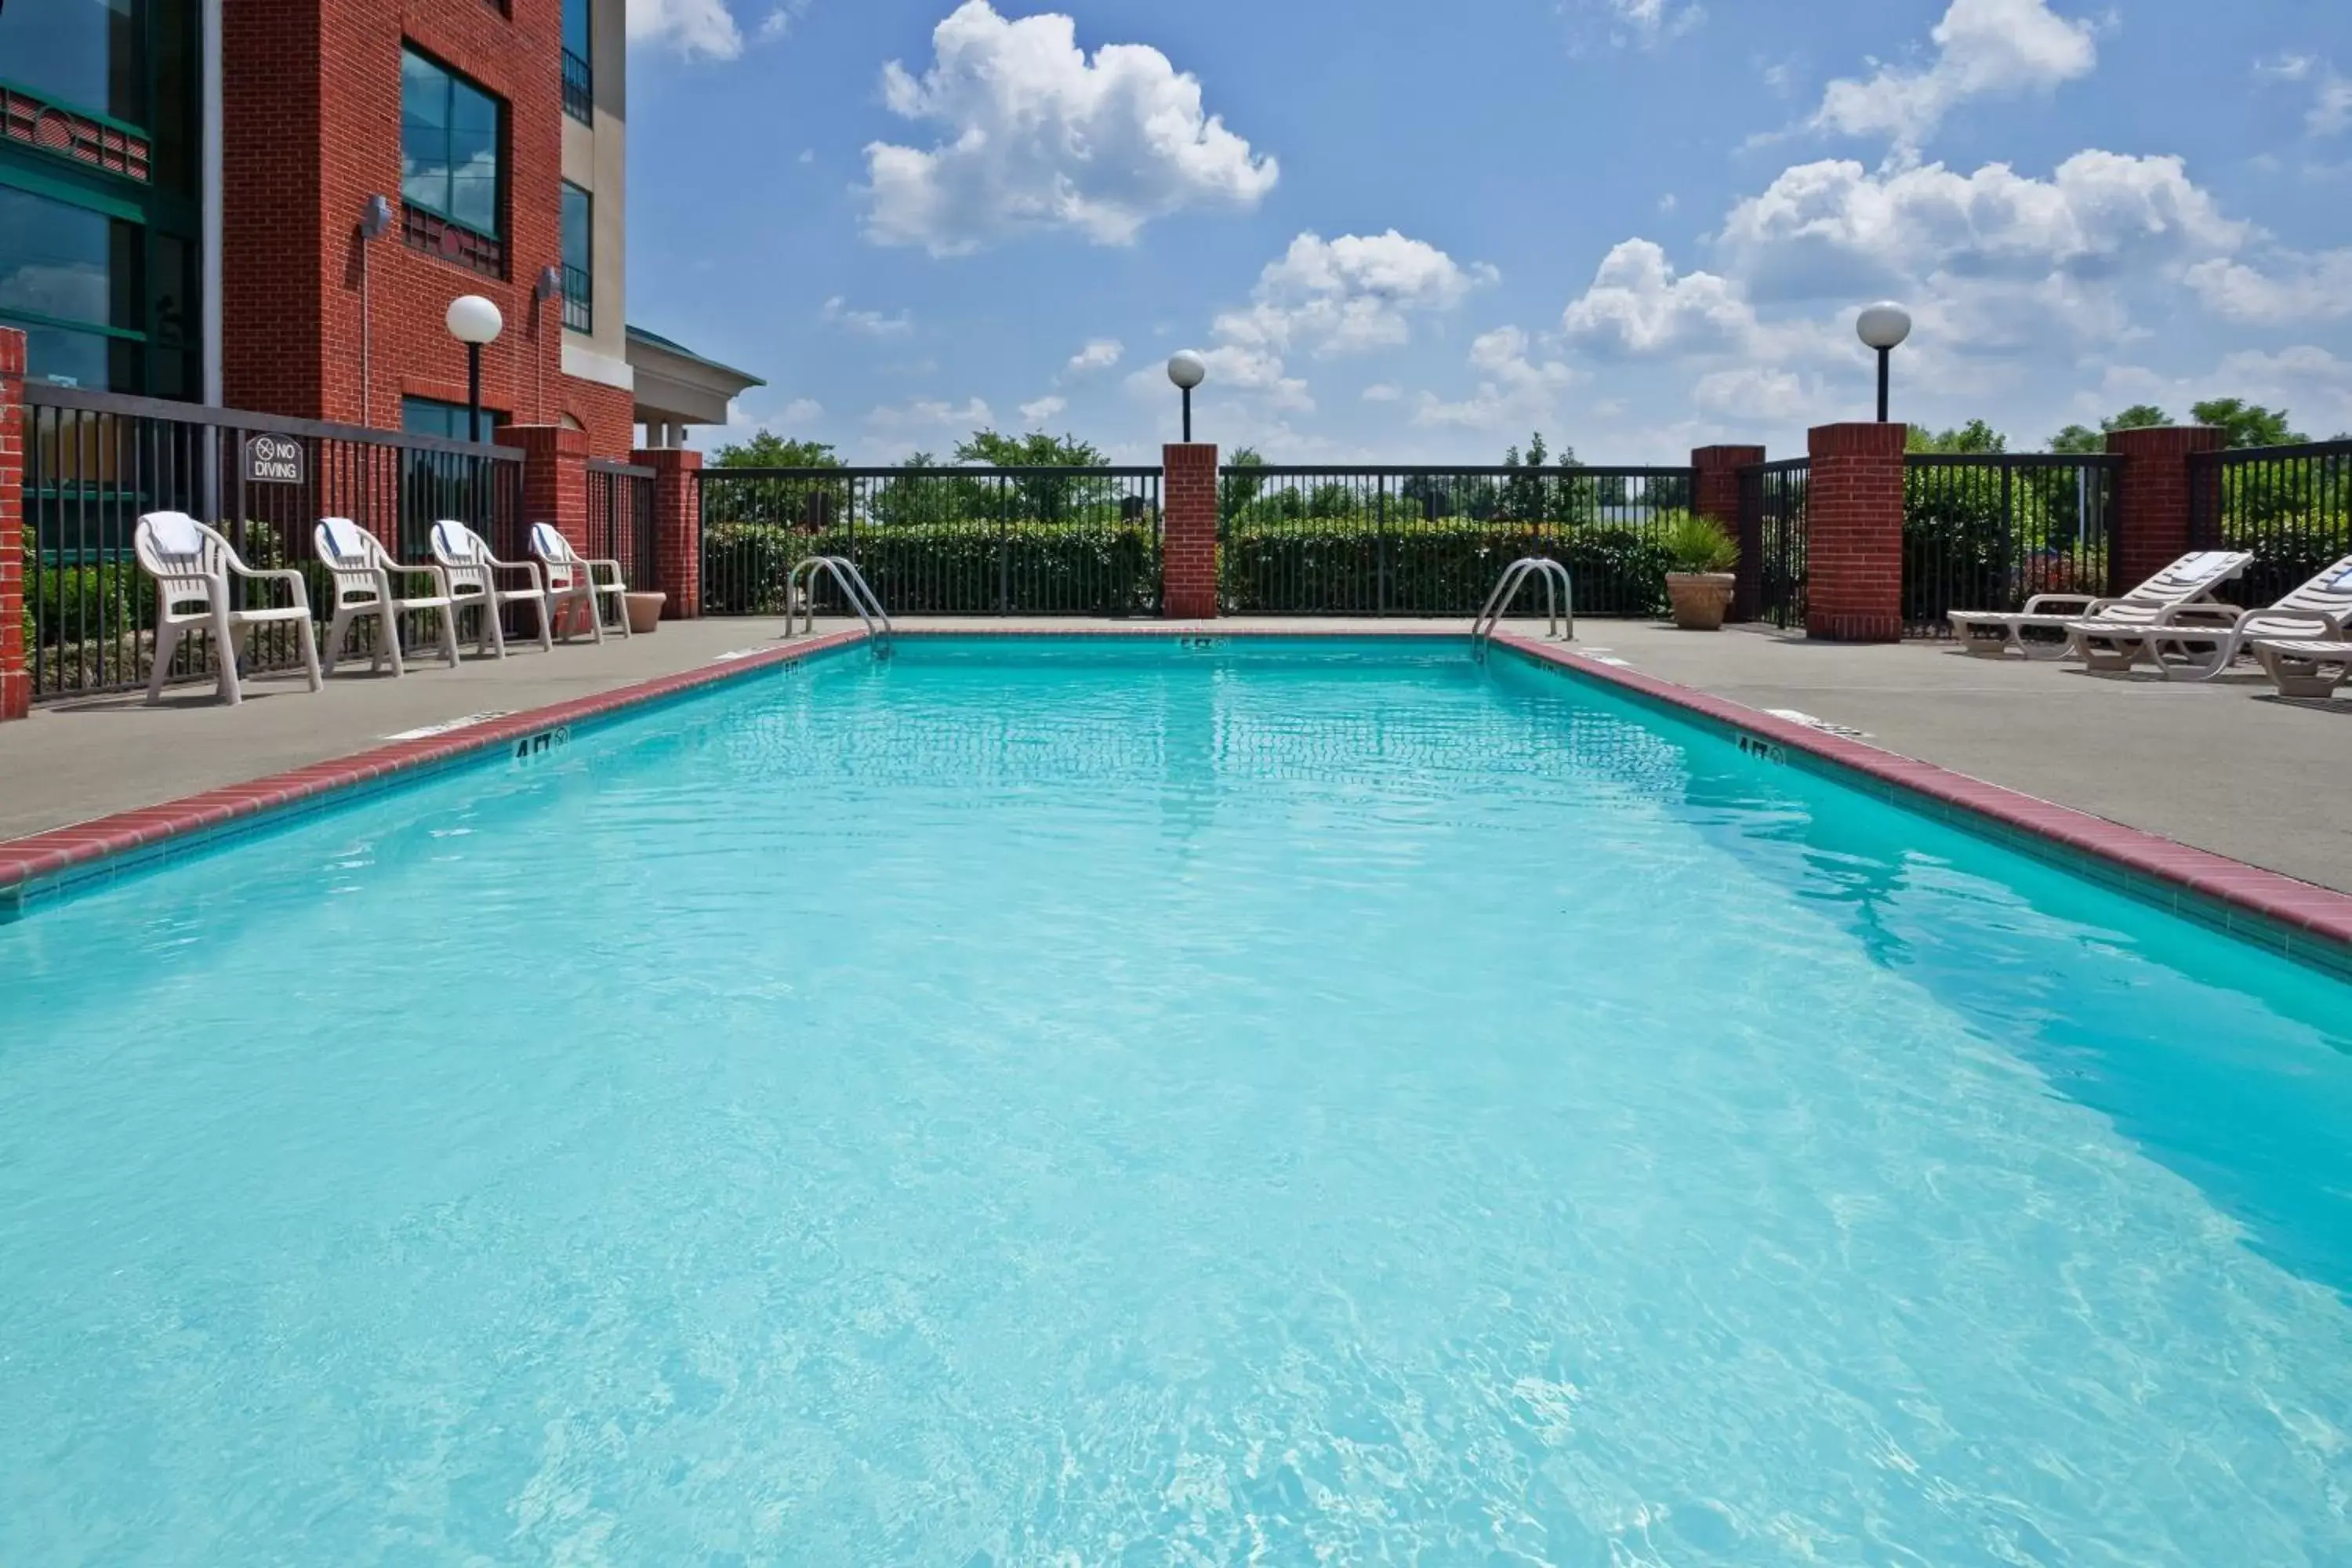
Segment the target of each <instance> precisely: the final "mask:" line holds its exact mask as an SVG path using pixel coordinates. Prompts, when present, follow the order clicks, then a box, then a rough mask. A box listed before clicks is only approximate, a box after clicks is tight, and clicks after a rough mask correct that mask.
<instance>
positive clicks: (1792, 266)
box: [1722, 151, 2254, 299]
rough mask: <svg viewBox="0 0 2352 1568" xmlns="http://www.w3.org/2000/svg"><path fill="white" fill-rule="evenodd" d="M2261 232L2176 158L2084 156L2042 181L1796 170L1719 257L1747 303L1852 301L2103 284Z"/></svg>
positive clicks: (1742, 216) (2008, 172)
mask: <svg viewBox="0 0 2352 1568" xmlns="http://www.w3.org/2000/svg"><path fill="white" fill-rule="evenodd" d="M2253 232H2254V231H2253V229H2252V226H2251V225H2248V224H2245V223H2242V222H2238V221H2235V220H2233V219H2231V218H2229V217H2227V216H2224V215H2223V214H2222V212H2221V206H2220V205H2219V204H2218V203H2216V202H2215V201H2214V199H2213V197H2212V196H2211V195H2210V193H2208V192H2207V191H2205V190H2204V189H2203V188H2201V187H2200V186H2199V185H2198V184H2195V182H2193V181H2191V180H2190V179H2189V172H2188V168H2187V166H2186V165H2185V164H2184V163H2182V162H2181V160H2180V159H2179V158H2174V157H2145V158H2141V157H2132V156H2128V155H2126V154H2123V153H2102V152H2096V151H2085V152H2082V153H2075V154H2074V156H2073V157H2071V158H2069V159H2067V160H2066V161H2065V162H2064V163H2061V164H2060V165H2059V166H2058V168H2057V170H2056V171H2055V173H2054V174H2053V176H2052V177H2051V178H2050V179H2047V180H2038V179H2034V178H2032V177H2031V176H2028V175H2024V174H2019V173H2017V172H2016V171H2015V170H2014V169H2012V168H2011V167H2010V166H2009V165H2008V164H2006V163H1988V164H1986V165H1985V166H1984V167H1983V168H1980V169H1979V170H1977V171H1976V172H1975V173H1974V174H1959V173H1958V172H1956V171H1954V170H1951V169H1948V168H1945V167H1944V166H1943V165H1942V164H1940V163H1930V164H1927V165H1926V166H1924V167H1920V168H1914V169H1904V170H1899V171H1895V172H1892V173H1879V174H1872V173H1870V172H1869V171H1867V170H1865V169H1864V167H1863V166H1862V165H1861V164H1860V163H1853V162H1850V161H1827V162H1822V163H1804V164H1800V165H1798V166H1796V167H1794V168H1791V169H1787V170H1784V171H1783V172H1782V173H1781V174H1780V177H1779V178H1778V179H1776V180H1774V181H1773V182H1772V184H1771V185H1770V187H1769V188H1768V189H1767V190H1765V191H1764V192H1763V193H1762V194H1761V195H1756V196H1751V197H1748V198H1747V199H1745V200H1743V201H1741V202H1740V203H1739V204H1738V205H1736V206H1735V207H1733V209H1732V211H1731V216H1730V217H1729V219H1728V220H1727V222H1726V223H1725V225H1724V229H1723V236H1722V246H1723V249H1724V252H1725V254H1726V255H1727V257H1728V258H1731V259H1732V261H1733V262H1734V268H1735V271H1736V272H1737V273H1738V275H1739V276H1740V277H1741V278H1742V279H1743V280H1744V281H1745V282H1746V283H1747V284H1748V289H1749V291H1750V293H1751V295H1754V296H1756V297H1759V298H1779V299H1802V298H1832V297H1846V298H1851V297H1856V296H1860V295H1864V294H1868V293H1873V292H1881V291H1885V290H1886V289H1890V288H1893V287H1896V286H1899V285H1901V284H1903V283H1904V282H1906V281H1907V280H1911V279H1917V278H1919V277H1922V276H1926V275H1930V274H1944V275H1948V276H1951V277H1954V278H1987V277H1991V278H1999V277H2010V278H2025V277H2038V276H2043V275H2047V274H2049V273H2052V272H2053V271H2054V272H2063V273H2065V274H2068V275H2071V276H2075V277H2082V278H2095V277H2101V276H2113V275H2116V274H2118V273H2121V272H2125V271H2129V270H2131V269H2134V268H2148V267H2157V266H2161V265H2165V264H2168V263H2177V264H2186V263H2188V262H2189V261H2193V260H2196V259H2200V258H2205V257H2209V256H2213V255H2223V254H2228V253H2230V252H2232V251H2234V250H2236V249H2237V248H2238V247H2241V246H2242V245H2244V244H2245V243H2246V242H2247V240H2248V239H2249V238H2250V237H2252V234H2253Z"/></svg>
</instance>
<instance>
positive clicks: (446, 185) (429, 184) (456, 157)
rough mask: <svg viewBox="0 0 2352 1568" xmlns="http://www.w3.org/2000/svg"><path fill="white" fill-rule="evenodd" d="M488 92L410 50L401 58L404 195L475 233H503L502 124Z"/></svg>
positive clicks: (500, 110)
mask: <svg viewBox="0 0 2352 1568" xmlns="http://www.w3.org/2000/svg"><path fill="white" fill-rule="evenodd" d="M503 112H504V110H503V106H502V105H501V104H500V103H499V100H497V99H495V98H492V97H491V96H490V95H489V94H488V93H487V92H484V91H483V90H482V89H480V88H478V87H476V86H475V85H474V84H473V83H471V82H469V81H467V80H466V79H463V78H461V77H458V76H455V75H453V74H451V73H450V72H449V71H447V70H446V69H444V68H441V67H440V66H437V65H436V64H434V63H433V62H432V61H431V60H428V59H426V58H425V57H424V56H422V55H420V54H417V53H415V52H414V51H411V50H404V51H403V52H402V55H401V58H400V194H401V195H402V196H403V197H404V199H405V200H407V201H408V202H410V203H412V204H413V205H416V206H420V207H423V208H425V210H426V211H428V212H434V213H438V214H439V215H440V216H443V217H445V218H447V219H448V220H449V221H450V222H452V223H457V224H462V225H464V226H466V227H467V228H470V229H472V230H474V231H475V232H476V233H478V234H490V235H495V234H498V233H499V232H500V225H499V192H500V190H501V188H502V186H503V183H504V178H503V176H504V171H503V170H502V169H501V167H500V163H499V140H500V137H499V130H500V125H499V121H500V116H501V115H502V113H503Z"/></svg>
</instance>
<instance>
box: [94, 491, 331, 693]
mask: <svg viewBox="0 0 2352 1568" xmlns="http://www.w3.org/2000/svg"><path fill="white" fill-rule="evenodd" d="M131 550H132V552H133V553H135V554H136V555H137V556H138V557H139V564H140V565H141V566H142V567H144V568H146V571H147V574H148V575H149V576H151V577H152V578H154V579H155V668H154V669H153V671H152V673H150V674H149V676H148V677H147V700H148V701H149V702H151V703H152V702H159V701H161V700H163V681H164V679H165V677H166V674H167V672H168V671H169V670H170V668H171V667H172V656H173V654H175V653H176V652H178V651H179V647H180V639H181V638H183V637H188V636H190V635H191V634H193V633H194V632H198V631H207V632H210V633H211V634H212V637H213V645H214V651H215V654H216V655H217V656H218V658H219V662H220V688H219V689H220V697H221V700H222V701H223V702H226V703H227V704H228V705H229V706H230V707H232V708H234V707H236V705H237V704H238V703H240V702H242V701H244V700H245V688H244V686H243V684H242V683H241V682H240V681H239V680H238V679H237V670H236V665H237V660H238V659H239V658H242V657H244V654H245V649H246V645H247V643H249V642H250V641H251V640H252V638H253V628H254V627H256V626H278V625H291V626H293V627H294V628H295V632H294V636H295V640H296V641H297V642H298V643H299V644H300V645H301V648H302V668H303V670H304V672H305V673H306V674H308V675H309V677H310V689H311V690H313V691H316V690H318V689H319V688H320V685H321V684H322V682H321V680H320V675H319V644H318V640H317V637H316V634H315V633H314V632H313V631H312V630H311V626H310V589H309V588H308V587H307V586H306V585H305V584H303V581H302V574H300V573H299V572H292V571H257V570H255V569H254V568H253V567H250V566H247V564H246V563H244V562H243V561H242V560H240V559H238V557H237V553H236V547H235V546H234V545H232V544H230V543H229V542H228V541H227V540H226V539H225V538H223V537H222V536H221V535H220V533H219V532H218V531H215V530H214V529H210V528H206V527H205V525H204V524H203V523H201V522H198V521H196V520H195V519H194V518H193V517H190V516H189V515H188V514H187V513H186V512H184V511H151V512H148V513H147V514H146V515H145V516H143V517H142V518H141V519H140V520H139V528H138V531H136V532H135V533H134V534H133V535H132V536H131ZM232 576H236V577H243V578H245V579H247V581H250V582H263V583H283V584H286V589H287V594H288V596H289V598H291V600H292V601H293V602H292V603H291V604H289V605H264V606H259V607H248V608H244V609H238V608H235V607H232V606H231V605H230V604H229V592H228V583H229V579H230V578H231V577H232Z"/></svg>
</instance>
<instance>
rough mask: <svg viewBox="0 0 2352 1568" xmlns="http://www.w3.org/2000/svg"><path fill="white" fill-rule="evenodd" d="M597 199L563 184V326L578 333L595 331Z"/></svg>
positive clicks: (575, 187) (569, 184) (573, 185)
mask: <svg viewBox="0 0 2352 1568" xmlns="http://www.w3.org/2000/svg"><path fill="white" fill-rule="evenodd" d="M595 214H596V202H595V198H594V197H593V196H591V195H589V194H588V193H587V192H585V191H583V190H582V189H581V188H580V187H579V186H577V185H575V184H572V182H571V181H569V180H566V181H564V182H563V324H564V325H565V326H567V327H569V328H571V329H572V331H575V332H593V331H595V330H596V296H595V271H594V256H595V242H594V233H595Z"/></svg>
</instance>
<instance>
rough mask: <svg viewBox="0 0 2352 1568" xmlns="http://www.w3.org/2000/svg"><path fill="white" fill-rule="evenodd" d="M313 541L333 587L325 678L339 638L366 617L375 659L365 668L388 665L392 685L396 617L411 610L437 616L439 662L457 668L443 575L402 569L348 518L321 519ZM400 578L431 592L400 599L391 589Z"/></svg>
mask: <svg viewBox="0 0 2352 1568" xmlns="http://www.w3.org/2000/svg"><path fill="white" fill-rule="evenodd" d="M312 539H313V542H314V543H315V544H316V545H317V546H318V551H319V562H320V564H321V565H323V566H324V567H326V569H327V571H328V574H330V575H331V576H332V577H333V579H334V584H335V599H334V604H333V605H332V606H331V608H332V610H333V614H332V616H330V618H329V619H328V622H327V658H326V665H327V673H328V674H330V675H332V674H333V673H334V671H335V660H336V659H338V658H341V657H342V651H343V638H344V637H346V636H347V635H348V634H349V633H350V631H351V628H352V623H353V622H356V621H363V620H365V619H367V618H368V617H369V616H374V617H375V619H376V621H377V623H378V625H377V629H376V639H375V658H374V659H373V661H372V662H371V663H370V664H369V666H368V668H370V669H382V668H383V667H384V663H385V661H386V660H387V659H389V660H390V661H391V664H392V673H393V677H394V679H399V678H400V677H401V676H402V675H404V674H406V673H407V669H406V667H405V666H404V664H403V662H402V660H401V654H400V617H401V616H404V615H406V614H407V613H408V612H410V611H411V610H437V611H439V612H440V616H441V653H442V657H443V658H446V659H447V660H448V661H449V668H452V669H455V668H457V612H456V610H455V608H454V606H453V605H452V604H451V601H450V598H449V578H448V575H447V574H446V573H445V572H443V571H442V569H441V568H440V567H439V566H437V565H436V566H404V565H402V564H401V563H399V562H398V561H396V560H394V558H393V554H392V552H391V551H389V550H386V549H385V548H384V547H383V541H381V540H379V539H378V538H376V536H375V535H374V534H373V533H370V532H369V531H367V530H366V529H364V528H362V527H361V526H360V525H359V524H358V523H356V522H353V521H352V520H351V519H350V518H348V517H326V518H320V520H319V526H318V528H317V529H316V530H315V531H313V536H312ZM404 577H421V578H424V579H425V581H426V582H429V583H430V584H433V592H431V593H430V594H425V595H419V596H415V597H404V596H403V595H401V594H400V593H399V592H398V591H397V588H396V587H395V584H397V583H398V582H399V581H400V579H402V578H404Z"/></svg>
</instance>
